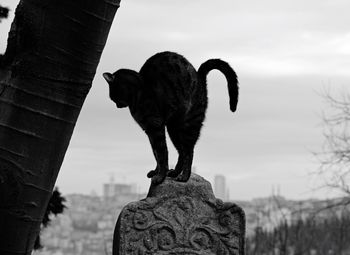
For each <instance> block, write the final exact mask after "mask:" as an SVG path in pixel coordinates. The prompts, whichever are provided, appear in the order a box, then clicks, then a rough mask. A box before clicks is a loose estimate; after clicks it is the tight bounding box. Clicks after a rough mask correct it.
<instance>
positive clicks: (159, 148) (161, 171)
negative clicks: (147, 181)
mask: <svg viewBox="0 0 350 255" xmlns="http://www.w3.org/2000/svg"><path fill="white" fill-rule="evenodd" d="M146 133H147V135H148V138H149V140H150V143H151V146H152V150H153V154H154V156H155V159H156V161H157V167H156V169H155V170H152V171H150V172H149V173H148V174H147V176H149V177H151V178H152V183H153V184H160V183H162V182H163V181H164V180H165V178H166V175H167V172H168V171H169V167H168V149H167V145H166V138H165V127H164V126H162V127H156V128H149V129H147V130H146Z"/></svg>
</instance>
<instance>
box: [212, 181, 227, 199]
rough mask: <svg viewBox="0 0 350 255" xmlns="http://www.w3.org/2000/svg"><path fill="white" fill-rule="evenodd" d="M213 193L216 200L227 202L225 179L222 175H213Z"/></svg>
mask: <svg viewBox="0 0 350 255" xmlns="http://www.w3.org/2000/svg"><path fill="white" fill-rule="evenodd" d="M214 193H215V196H216V197H217V198H220V199H222V200H228V192H227V188H226V177H225V176H223V175H215V177H214Z"/></svg>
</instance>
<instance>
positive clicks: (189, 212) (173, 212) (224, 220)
mask: <svg viewBox="0 0 350 255" xmlns="http://www.w3.org/2000/svg"><path fill="white" fill-rule="evenodd" d="M244 239H245V216H244V212H243V210H242V209H241V208H240V207H238V206H237V205H235V204H233V203H223V202H222V201H221V200H220V199H216V198H215V197H214V194H213V191H212V188H211V185H210V183H209V182H208V181H206V180H205V179H203V178H202V177H200V176H199V175H196V174H192V176H191V178H190V180H189V181H188V182H187V183H180V182H176V181H173V180H172V179H169V178H167V179H166V180H165V181H164V183H162V184H161V185H157V186H151V187H150V190H149V193H148V195H147V198H145V199H143V200H141V201H138V202H132V203H130V204H128V205H127V206H125V207H124V209H123V210H122V212H121V213H120V215H119V219H118V222H117V225H116V228H115V233H114V244H113V255H126V254H128V255H146V254H147V255H151V254H157V255H165V254H173V255H175V254H191V255H192V254H203V255H204V254H205V255H209V254H210V255H230V254H235V255H244Z"/></svg>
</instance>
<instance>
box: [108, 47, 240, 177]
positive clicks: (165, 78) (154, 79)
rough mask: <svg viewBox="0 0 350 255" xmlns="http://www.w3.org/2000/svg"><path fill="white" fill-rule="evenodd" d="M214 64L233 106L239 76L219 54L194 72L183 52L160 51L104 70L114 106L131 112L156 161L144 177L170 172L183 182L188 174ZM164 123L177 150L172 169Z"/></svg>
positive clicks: (158, 175)
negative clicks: (136, 66) (138, 62)
mask: <svg viewBox="0 0 350 255" xmlns="http://www.w3.org/2000/svg"><path fill="white" fill-rule="evenodd" d="M213 69H217V70H219V71H221V72H222V73H223V74H224V75H225V77H226V79H227V83H228V91H229V96H230V109H231V111H232V112H234V111H235V110H236V106H237V101H238V81H237V76H236V73H235V72H234V70H233V69H232V68H231V67H230V66H229V64H227V63H226V62H224V61H222V60H220V59H210V60H208V61H206V62H205V63H203V64H202V65H201V66H200V67H199V69H198V72H197V71H196V70H195V68H194V67H193V66H192V65H191V63H189V62H188V61H187V60H186V59H185V58H184V57H183V56H181V55H179V54H177V53H173V52H161V53H157V54H156V55H154V56H152V57H151V58H149V59H148V60H147V61H146V63H145V64H144V65H143V67H142V68H141V70H140V72H136V71H133V70H129V69H120V70H118V71H116V72H115V73H113V74H111V73H104V74H103V77H104V78H105V79H106V81H107V82H108V84H109V95H110V98H111V99H112V101H114V102H115V103H116V105H117V107H118V108H123V107H127V106H128V107H129V109H130V113H131V115H132V116H133V118H134V119H135V120H136V122H137V123H138V124H139V125H140V126H141V128H142V129H143V130H144V131H145V132H146V134H147V135H148V138H149V140H150V143H151V145H152V150H153V154H154V156H155V159H156V161H157V167H156V169H155V170H152V171H150V172H149V173H148V174H147V176H148V177H149V178H152V182H153V183H155V184H159V183H161V182H163V181H164V179H165V177H166V176H167V175H168V176H170V177H177V180H178V181H182V182H186V181H187V180H188V179H189V177H190V175H191V167H192V159H193V150H194V146H195V144H196V142H197V140H198V138H199V134H200V130H201V127H202V123H203V121H204V118H205V112H206V109H207V105H208V98H207V82H206V76H207V74H208V73H209V72H210V71H211V70H213ZM165 127H166V128H167V130H168V133H169V136H170V138H171V140H172V142H173V144H174V145H175V148H176V149H177V151H178V153H179V158H178V161H177V164H176V167H175V169H174V170H171V171H169V169H168V150H167V145H166V138H165Z"/></svg>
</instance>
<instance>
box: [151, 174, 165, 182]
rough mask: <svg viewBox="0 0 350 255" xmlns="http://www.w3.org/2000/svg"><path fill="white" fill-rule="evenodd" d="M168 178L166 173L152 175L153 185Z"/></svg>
mask: <svg viewBox="0 0 350 255" xmlns="http://www.w3.org/2000/svg"><path fill="white" fill-rule="evenodd" d="M165 178H166V174H164V175H163V174H159V173H158V174H156V175H154V176H153V177H152V184H153V185H158V184H161V183H162V182H163V181H164V180H165Z"/></svg>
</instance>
